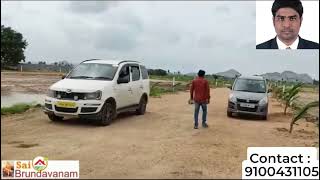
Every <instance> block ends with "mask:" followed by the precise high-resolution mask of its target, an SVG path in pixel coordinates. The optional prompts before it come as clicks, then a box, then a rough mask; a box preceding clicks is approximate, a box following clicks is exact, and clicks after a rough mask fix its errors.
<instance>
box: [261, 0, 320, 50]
mask: <svg viewBox="0 0 320 180" xmlns="http://www.w3.org/2000/svg"><path fill="white" fill-rule="evenodd" d="M256 49H283V50H295V49H319V1H308V0H303V1H300V0H274V1H256Z"/></svg>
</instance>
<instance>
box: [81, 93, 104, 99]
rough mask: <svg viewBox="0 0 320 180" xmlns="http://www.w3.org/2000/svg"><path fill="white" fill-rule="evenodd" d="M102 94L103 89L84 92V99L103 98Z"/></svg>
mask: <svg viewBox="0 0 320 180" xmlns="http://www.w3.org/2000/svg"><path fill="white" fill-rule="evenodd" d="M101 95H102V92H101V91H96V92H92V93H85V94H84V99H85V100H88V99H98V100H99V99H101Z"/></svg>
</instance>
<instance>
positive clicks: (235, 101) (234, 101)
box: [229, 94, 237, 103]
mask: <svg viewBox="0 0 320 180" xmlns="http://www.w3.org/2000/svg"><path fill="white" fill-rule="evenodd" d="M229 101H231V102H233V103H237V98H236V97H235V96H234V95H233V94H230V95H229Z"/></svg>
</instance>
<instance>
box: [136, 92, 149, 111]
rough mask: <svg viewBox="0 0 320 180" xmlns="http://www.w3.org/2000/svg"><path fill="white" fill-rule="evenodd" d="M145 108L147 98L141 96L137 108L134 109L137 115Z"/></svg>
mask: <svg viewBox="0 0 320 180" xmlns="http://www.w3.org/2000/svg"><path fill="white" fill-rule="evenodd" d="M146 108H147V99H146V97H145V96H142V97H141V99H140V102H139V108H138V109H137V110H136V112H137V114H138V115H143V114H144V113H145V112H146Z"/></svg>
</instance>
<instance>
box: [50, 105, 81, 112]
mask: <svg viewBox="0 0 320 180" xmlns="http://www.w3.org/2000/svg"><path fill="white" fill-rule="evenodd" d="M54 108H55V109H56V111H59V112H66V113H75V112H77V111H78V107H76V108H63V107H57V106H54Z"/></svg>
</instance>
